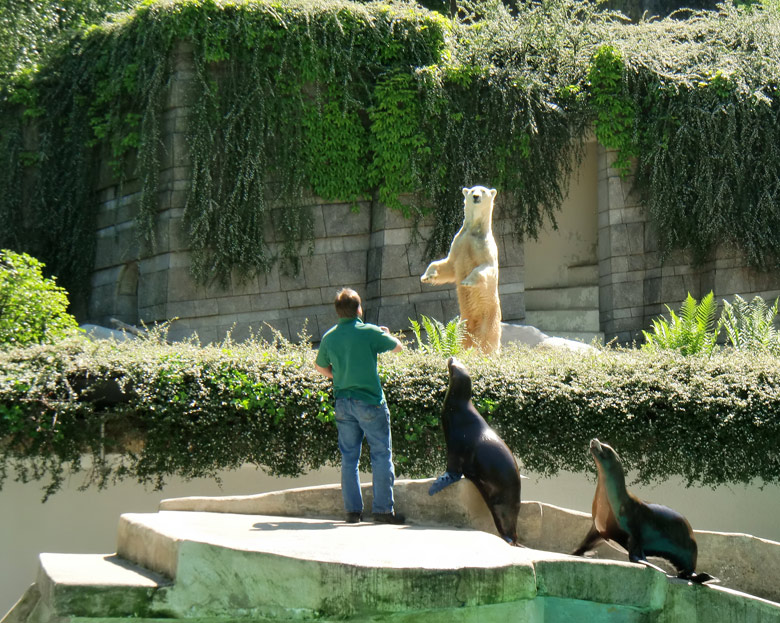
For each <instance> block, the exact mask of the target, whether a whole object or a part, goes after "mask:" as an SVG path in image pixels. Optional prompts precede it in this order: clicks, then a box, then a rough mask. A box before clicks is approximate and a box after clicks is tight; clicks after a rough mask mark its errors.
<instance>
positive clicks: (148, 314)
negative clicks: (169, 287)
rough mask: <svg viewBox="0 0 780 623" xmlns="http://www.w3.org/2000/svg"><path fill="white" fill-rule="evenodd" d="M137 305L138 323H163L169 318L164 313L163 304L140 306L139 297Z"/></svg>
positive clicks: (164, 306)
mask: <svg viewBox="0 0 780 623" xmlns="http://www.w3.org/2000/svg"><path fill="white" fill-rule="evenodd" d="M138 298H139V304H138V321H139V322H144V323H146V324H147V325H148V324H153V323H156V322H165V321H166V320H170V318H169V316H167V315H166V313H165V311H166V310H165V308H166V305H165V303H159V304H156V305H143V306H142V305H141V302H140V301H141V297H140V296H139V297H138Z"/></svg>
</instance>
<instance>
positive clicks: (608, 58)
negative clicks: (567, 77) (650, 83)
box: [588, 45, 636, 176]
mask: <svg viewBox="0 0 780 623" xmlns="http://www.w3.org/2000/svg"><path fill="white" fill-rule="evenodd" d="M623 72H624V65H623V57H622V56H621V54H620V52H619V51H618V50H616V49H615V48H614V47H612V46H610V45H602V46H601V47H600V48H599V49H598V50H596V53H595V54H594V55H593V58H592V59H591V64H590V67H589V68H588V84H589V87H590V89H589V94H590V98H591V102H590V104H591V106H592V107H593V108H594V110H595V119H594V122H593V126H594V131H595V133H596V138H597V139H598V141H599V142H600V143H601V144H602V145H603V146H604V147H606V148H607V149H614V150H617V158H616V160H615V161H614V163H613V165H612V166H613V167H615V168H616V169H617V170H619V171H620V172H621V174H622V175H624V176H625V175H627V174H628V172H629V169H630V167H631V158H632V157H634V156H636V141H635V140H634V125H635V123H636V111H635V109H634V102H633V101H632V99H631V97H630V96H629V93H628V89H627V85H626V82H625V80H624V78H623Z"/></svg>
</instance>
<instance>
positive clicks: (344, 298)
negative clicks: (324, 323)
mask: <svg viewBox="0 0 780 623" xmlns="http://www.w3.org/2000/svg"><path fill="white" fill-rule="evenodd" d="M335 304H336V313H337V314H338V315H339V318H355V317H357V315H358V307H360V295H359V294H358V293H357V292H355V291H354V290H353V289H352V288H341V290H339V291H338V292H337V293H336V303H335Z"/></svg>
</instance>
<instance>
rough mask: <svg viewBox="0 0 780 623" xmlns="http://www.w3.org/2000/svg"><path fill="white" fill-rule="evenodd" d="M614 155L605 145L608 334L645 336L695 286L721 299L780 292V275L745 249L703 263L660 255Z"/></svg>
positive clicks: (603, 308)
mask: <svg viewBox="0 0 780 623" xmlns="http://www.w3.org/2000/svg"><path fill="white" fill-rule="evenodd" d="M614 161H615V154H614V153H613V152H607V151H605V150H604V149H603V148H600V149H599V213H598V219H599V233H598V245H599V246H598V255H599V307H600V320H601V327H602V330H603V331H604V333H605V336H606V338H607V339H611V338H617V339H618V341H620V342H632V341H633V340H636V341H640V340H641V339H642V330H643V329H644V330H649V328H650V326H651V321H652V319H653V318H655V317H658V316H659V315H661V314H666V315H668V312H667V309H666V305H669V306H670V307H671V308H672V309H673V310H674V311H675V312H677V311H679V306H680V303H681V302H682V301H683V300H684V299H685V298H686V297H687V295H688V293H690V294H691V295H692V296H693V297H694V298H696V299H697V300H700V299H701V298H702V297H703V296H705V295H707V294H708V293H709V292H710V291H712V292H713V293H714V295H715V299H716V300H717V301H719V302H722V300H723V299H728V300H730V301H731V300H733V297H734V295H735V294H739V295H740V296H741V297H742V298H744V299H746V300H750V299H752V298H753V297H754V296H756V295H760V296H762V297H764V299H766V300H769V301H773V300H774V299H775V298H776V297H778V296H780V275H779V274H778V273H777V272H764V271H757V270H753V269H750V268H747V267H746V264H745V261H744V258H743V257H742V256H741V255H740V253H739V252H738V251H737V250H736V249H734V248H730V247H726V246H724V247H721V248H719V249H717V250H716V252H715V253H714V257H713V259H712V260H711V261H710V262H708V263H706V264H704V265H702V266H698V267H694V266H693V265H692V264H691V259H690V257H689V256H688V254H686V253H682V252H675V253H672V254H670V255H669V257H666V258H662V256H661V253H660V252H659V250H658V243H657V240H656V237H655V235H654V232H653V230H652V226H651V225H650V223H648V222H647V218H646V216H645V211H644V208H643V206H642V205H641V202H640V201H639V198H638V196H637V195H636V193H635V192H633V189H632V186H633V177H632V176H630V175H629V176H627V177H626V178H625V179H623V178H621V177H620V174H619V173H618V172H617V171H616V170H615V169H613V168H612V167H611V164H612V163H613V162H614Z"/></svg>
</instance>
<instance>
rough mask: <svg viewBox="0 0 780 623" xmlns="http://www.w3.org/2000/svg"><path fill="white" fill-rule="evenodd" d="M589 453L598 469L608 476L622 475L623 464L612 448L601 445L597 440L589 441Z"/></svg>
mask: <svg viewBox="0 0 780 623" xmlns="http://www.w3.org/2000/svg"><path fill="white" fill-rule="evenodd" d="M590 453H591V454H592V455H593V458H594V459H595V461H596V465H598V466H599V468H601V469H603V470H605V471H606V472H607V473H609V474H617V473H620V474H623V463H622V461H621V460H620V457H619V456H618V453H617V452H615V450H614V448H612V446H608V445H607V444H605V443H601V442H600V441H599V440H598V439H591V440H590Z"/></svg>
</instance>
